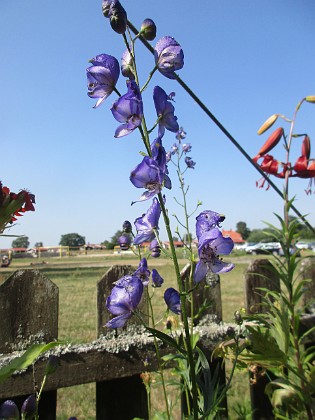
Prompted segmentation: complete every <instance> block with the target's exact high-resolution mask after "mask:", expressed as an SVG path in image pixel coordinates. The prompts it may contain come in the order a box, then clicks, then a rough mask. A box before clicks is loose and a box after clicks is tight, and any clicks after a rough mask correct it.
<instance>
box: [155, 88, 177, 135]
mask: <svg viewBox="0 0 315 420" xmlns="http://www.w3.org/2000/svg"><path fill="white" fill-rule="evenodd" d="M153 100H154V105H155V109H156V114H157V116H158V118H159V137H163V135H164V132H165V129H167V130H169V131H172V132H173V133H176V132H177V131H178V122H177V117H175V115H174V112H175V108H174V106H173V104H172V103H171V102H170V100H169V96H167V94H166V92H165V91H164V90H163V89H162V88H161V87H160V86H155V88H154V90H153Z"/></svg>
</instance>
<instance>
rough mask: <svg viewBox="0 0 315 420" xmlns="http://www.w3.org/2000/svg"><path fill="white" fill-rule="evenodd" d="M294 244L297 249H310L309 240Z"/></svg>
mask: <svg viewBox="0 0 315 420" xmlns="http://www.w3.org/2000/svg"><path fill="white" fill-rule="evenodd" d="M295 246H296V247H297V248H298V249H312V245H311V242H297V243H296V244H295Z"/></svg>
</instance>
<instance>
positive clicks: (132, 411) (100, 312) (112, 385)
mask: <svg viewBox="0 0 315 420" xmlns="http://www.w3.org/2000/svg"><path fill="white" fill-rule="evenodd" d="M134 271H135V268H133V267H131V266H113V267H111V268H110V269H109V270H108V271H107V273H106V274H105V275H104V277H103V278H102V279H101V280H100V281H99V282H98V284H97V316H98V331H97V333H98V336H100V335H102V334H103V335H106V333H107V331H108V330H107V329H106V327H104V325H105V324H106V322H108V321H109V319H110V318H111V315H110V313H109V312H108V310H107V309H106V307H105V302H106V298H107V296H109V294H110V292H111V290H112V288H113V283H114V282H115V281H117V280H118V279H119V278H121V277H122V276H124V275H126V274H131V273H132V272H134ZM132 322H133V323H137V319H136V317H132V318H131V320H130V322H128V323H129V324H130V323H132ZM134 417H140V418H143V419H147V418H148V409H147V394H146V390H145V387H144V385H143V383H142V380H141V379H140V375H134V376H129V377H124V378H119V379H112V380H109V381H102V382H97V383H96V420H113V419H117V420H118V419H119V420H130V419H133V418H134Z"/></svg>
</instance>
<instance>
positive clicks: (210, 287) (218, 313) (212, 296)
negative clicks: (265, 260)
mask: <svg viewBox="0 0 315 420" xmlns="http://www.w3.org/2000/svg"><path fill="white" fill-rule="evenodd" d="M189 276H190V264H187V265H186V266H185V267H184V268H183V270H182V271H181V278H182V281H183V282H187V281H188V280H189ZM205 283H206V284H205V285H203V286H202V287H198V288H197V289H196V290H194V291H193V292H192V299H193V308H194V312H195V314H196V313H197V316H196V317H195V318H194V324H195V325H198V323H199V321H200V320H201V319H202V318H203V317H204V316H205V315H211V317H213V321H214V322H220V321H222V299H221V286H220V276H219V275H218V274H213V273H209V274H207V276H206V279H205ZM202 307H203V308H205V310H204V311H203V312H202V313H200V314H198V310H199V309H200V308H202ZM187 315H188V316H189V317H191V305H190V302H187ZM202 350H203V351H204V353H205V355H206V357H207V359H208V362H209V365H210V369H211V373H214V371H215V370H216V369H217V366H218V365H219V382H220V385H224V384H225V383H226V377H225V365H224V362H223V359H222V358H212V350H213V349H208V348H206V347H204V346H202ZM220 407H221V408H222V411H221V412H220V415H222V416H224V418H227V417H228V406H227V399H226V398H224V399H223V400H222V402H221V404H220ZM182 413H183V414H188V413H187V403H186V398H185V396H184V395H183V396H182Z"/></svg>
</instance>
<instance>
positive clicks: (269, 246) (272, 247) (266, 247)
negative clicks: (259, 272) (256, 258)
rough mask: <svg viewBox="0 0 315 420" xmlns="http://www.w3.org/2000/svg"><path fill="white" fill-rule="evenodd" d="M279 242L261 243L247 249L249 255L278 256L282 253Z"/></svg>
mask: <svg viewBox="0 0 315 420" xmlns="http://www.w3.org/2000/svg"><path fill="white" fill-rule="evenodd" d="M280 248H281V246H280V244H279V242H266V243H264V242H259V243H258V244H255V245H252V246H249V247H247V249H246V252H247V254H252V255H258V254H278V255H279V252H280Z"/></svg>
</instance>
